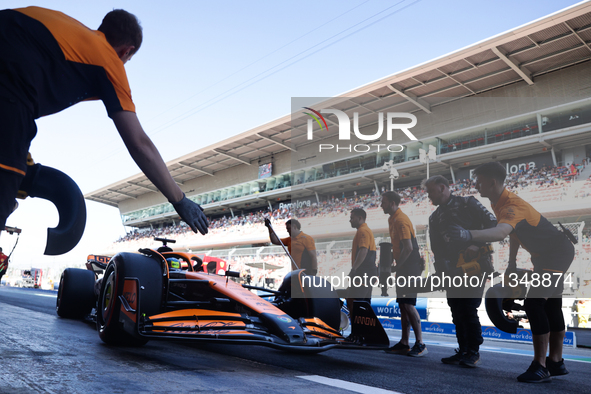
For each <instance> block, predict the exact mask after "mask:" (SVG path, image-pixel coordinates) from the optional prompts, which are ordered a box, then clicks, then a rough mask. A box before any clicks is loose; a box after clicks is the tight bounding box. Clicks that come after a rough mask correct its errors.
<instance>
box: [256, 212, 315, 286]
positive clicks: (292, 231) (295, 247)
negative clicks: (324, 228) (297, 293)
mask: <svg viewBox="0 0 591 394" xmlns="http://www.w3.org/2000/svg"><path fill="white" fill-rule="evenodd" d="M265 226H266V227H267V228H268V229H269V238H270V239H271V243H272V244H274V245H281V243H283V245H285V246H286V247H287V250H288V252H289V254H290V255H291V257H292V258H293V260H294V261H295V262H296V264H297V265H298V266H299V268H301V269H305V270H306V275H316V274H317V273H318V259H317V257H316V243H315V242H314V239H313V238H312V237H310V236H309V235H308V234H304V232H303V231H302V225H301V224H300V222H298V221H297V220H295V219H290V220H288V221H287V222H285V229H286V230H287V232H288V233H289V237H287V238H281V242H279V238H277V236H276V235H275V233H274V232H273V231H271V222H270V221H269V219H265ZM291 269H292V270H296V269H298V267H296V266H295V265H294V264H293V262H292V263H291Z"/></svg>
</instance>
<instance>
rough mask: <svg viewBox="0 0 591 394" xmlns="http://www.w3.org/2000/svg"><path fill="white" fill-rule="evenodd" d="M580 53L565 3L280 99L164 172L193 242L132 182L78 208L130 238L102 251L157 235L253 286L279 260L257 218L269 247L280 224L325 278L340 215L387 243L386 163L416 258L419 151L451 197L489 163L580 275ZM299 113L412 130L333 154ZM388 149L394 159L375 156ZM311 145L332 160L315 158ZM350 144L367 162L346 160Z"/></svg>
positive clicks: (331, 137)
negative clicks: (561, 226) (298, 228)
mask: <svg viewBox="0 0 591 394" xmlns="http://www.w3.org/2000/svg"><path fill="white" fill-rule="evenodd" d="M590 42H591V4H589V3H585V4H578V5H576V6H573V7H569V8H568V9H565V10H563V11H560V12H557V13H554V14H552V15H550V16H548V17H545V18H541V19H538V20H536V21H534V22H531V23H529V24H527V25H524V26H521V27H519V28H516V29H513V30H511V31H508V32H505V33H502V34H499V35H497V36H494V37H492V38H490V39H487V40H484V41H481V42H479V43H476V44H474V45H472V46H469V47H466V48H463V49H460V50H458V51H455V52H452V53H450V54H447V55H445V56H442V57H439V58H437V59H434V60H432V61H429V62H426V63H423V64H420V65H417V66H415V67H412V68H409V69H407V70H404V71H402V72H399V73H396V74H393V75H389V76H387V77H385V78H383V79H380V80H378V81H375V82H372V83H369V84H367V85H365V86H362V87H360V88H357V89H355V90H352V91H350V92H347V93H344V94H343V95H340V96H338V97H334V98H330V99H324V100H321V99H318V98H298V99H293V101H292V113H291V114H290V115H287V116H284V117H282V118H279V119H275V120H273V121H271V122H269V123H266V124H264V125H261V126H259V127H256V128H254V129H251V130H248V131H245V132H242V133H240V134H238V135H236V136H234V137H231V138H229V139H226V140H224V141H221V142H219V143H217V144H214V145H211V146H207V147H202V148H199V149H198V150H196V151H194V152H191V153H188V154H186V155H184V156H182V157H179V158H177V159H175V160H172V161H170V162H168V163H167V166H168V169H169V171H170V172H171V174H172V175H173V178H174V179H175V181H176V182H177V183H178V184H179V185H180V187H181V189H182V190H183V191H184V192H185V193H186V195H187V196H188V197H189V198H191V199H192V200H194V201H196V202H197V203H199V204H201V205H202V207H203V208H204V210H205V212H206V214H207V215H208V216H209V217H210V219H211V223H212V226H211V231H210V234H208V235H207V236H205V237H203V236H200V235H196V234H193V233H192V232H190V231H188V229H187V228H186V226H184V225H183V224H182V223H180V222H179V218H178V216H177V215H176V212H175V211H174V209H173V208H172V206H171V205H170V204H169V203H168V202H166V201H165V199H164V197H163V196H162V195H161V194H160V193H158V192H157V190H156V188H155V187H154V186H153V185H152V184H151V183H150V181H149V180H148V179H147V178H146V177H145V175H143V174H138V175H135V176H132V177H129V178H127V179H123V180H121V181H119V182H116V183H114V184H111V185H108V186H106V187H104V188H102V189H100V190H97V191H94V192H92V193H88V194H87V195H86V196H85V198H87V199H89V200H92V201H97V202H100V203H104V204H108V205H111V206H114V207H117V208H118V209H119V210H120V213H121V218H122V221H123V223H124V225H126V226H129V227H134V228H135V230H134V231H133V232H131V233H130V234H128V235H127V236H126V237H124V238H123V239H121V240H119V241H117V242H114V243H113V244H112V245H110V246H109V247H108V248H106V250H105V251H104V252H105V253H113V252H115V251H121V250H137V249H138V248H139V247H147V246H155V245H156V244H155V243H152V241H151V238H152V237H153V236H156V235H157V236H166V237H167V238H174V239H176V240H177V243H176V244H175V245H174V246H175V248H177V249H183V250H187V249H189V250H193V251H196V250H199V251H204V252H207V253H208V254H211V255H214V256H217V257H222V258H225V259H227V260H228V261H229V262H230V263H231V264H234V266H235V267H237V268H239V269H241V270H246V269H253V272H259V271H260V270H262V269H263V264H262V263H263V262H265V264H266V265H265V266H264V270H265V273H264V274H263V277H269V276H274V277H277V278H278V277H280V275H281V273H283V272H284V271H285V270H287V269H288V264H287V260H286V259H285V257H283V256H282V255H281V250H280V249H277V247H269V246H265V245H267V244H268V235H267V230H266V228H265V227H264V226H263V225H262V220H263V217H264V216H266V215H270V216H271V217H272V219H273V222H274V223H275V227H276V228H277V230H279V233H280V234H279V235H283V236H287V233H286V232H285V231H284V229H283V226H282V223H283V222H284V221H285V220H286V219H288V218H290V217H294V218H298V219H299V220H300V221H301V222H302V224H303V231H304V232H306V233H307V234H310V235H312V236H313V237H314V238H315V239H316V241H317V250H318V253H319V261H320V265H321V268H320V269H321V273H338V272H340V271H342V270H347V268H348V264H349V263H350V250H348V249H349V248H350V240H351V239H352V237H353V234H354V230H353V229H351V227H350V225H349V223H348V215H349V211H350V209H351V208H352V207H355V206H362V207H364V208H365V209H366V210H367V211H368V225H369V227H370V228H371V229H372V230H373V232H374V234H375V235H376V238H377V241H378V242H379V241H380V240H381V241H387V240H388V239H387V237H388V235H387V217H386V215H384V214H383V213H382V211H381V209H380V208H379V203H380V197H379V196H380V194H381V192H382V191H384V190H389V188H390V178H389V175H390V174H389V172H387V171H384V170H383V169H382V167H383V165H384V163H387V162H391V163H393V164H394V167H395V168H396V169H397V171H398V173H399V176H400V177H399V178H398V179H396V180H395V188H396V189H397V190H398V191H399V192H400V193H401V195H402V196H403V197H404V205H403V206H402V209H403V211H405V212H406V213H407V214H408V215H409V216H410V217H411V219H412V220H413V223H414V224H415V226H416V227H417V234H418V236H419V239H420V240H421V246H422V247H423V249H424V254H425V255H426V256H428V255H429V253H428V239H427V238H428V237H426V236H425V233H426V226H427V223H428V220H427V219H428V216H429V214H430V213H431V212H432V210H433V207H432V205H431V203H430V202H429V201H428V199H427V198H426V196H425V194H424V193H423V192H422V191H421V190H420V187H419V184H420V181H421V180H422V179H424V178H425V177H426V176H427V166H426V165H425V164H424V163H422V162H421V161H420V159H419V156H420V149H425V150H428V147H429V146H430V145H432V146H434V147H435V149H436V154H437V156H436V160H435V161H433V162H431V163H430V164H429V167H428V168H429V170H428V171H429V174H430V175H435V174H441V175H444V176H446V177H447V178H449V179H450V181H451V182H452V183H453V184H454V188H455V190H456V193H461V194H475V190H474V189H472V188H471V184H470V172H471V170H472V169H473V168H475V167H476V166H477V165H479V164H481V163H485V162H488V161H491V160H497V161H500V162H501V163H503V165H505V166H506V168H507V173H508V175H509V179H508V185H509V187H510V188H511V189H512V190H514V191H516V192H517V193H519V194H520V195H521V196H522V197H523V198H524V199H526V200H527V201H529V202H530V203H532V204H533V205H534V207H536V209H538V210H540V211H541V212H542V213H543V214H544V215H545V216H546V217H548V218H549V219H551V220H552V221H553V222H557V221H561V222H562V223H572V229H573V230H574V232H575V235H576V236H578V237H579V239H581V240H582V242H580V243H579V245H578V246H577V264H579V265H581V266H585V264H587V265H588V262H589V258H590V256H591V244H590V243H589V237H588V234H589V233H588V230H587V227H585V223H590V221H591V204H590V203H591V178H590V176H591V166H590V165H589V164H590V162H589V160H590V158H591V137H590V136H591V62H589V60H590V59H591V46H590V44H589V43H590ZM303 107H312V108H315V109H317V110H319V111H320V110H321V109H327V108H330V109H335V110H339V111H342V112H343V113H344V114H346V115H347V116H348V117H349V119H351V125H352V126H354V121H353V120H354V119H356V122H357V124H358V127H357V130H359V132H360V133H363V134H364V135H370V134H376V132H375V130H376V129H378V130H382V128H381V126H382V127H383V124H382V125H381V126H380V124H379V122H378V119H380V117H379V116H380V114H387V113H410V114H413V115H414V116H415V117H416V119H417V123H416V126H414V127H413V128H412V129H411V131H412V134H413V135H414V136H416V138H417V140H410V139H409V138H406V136H405V135H404V134H403V133H400V132H394V133H393V140H392V141H388V140H387V139H386V137H385V136H384V135H385V134H386V133H383V135H382V133H378V134H376V138H375V139H374V140H372V141H362V140H361V139H360V138H359V136H358V135H357V134H355V135H352V136H351V140H349V141H342V140H339V139H338V138H337V136H338V135H339V131H340V124H341V123H340V119H337V117H336V116H335V115H329V114H326V113H325V114H324V116H325V119H326V120H327V123H326V124H325V127H317V126H318V125H317V124H315V123H314V124H312V122H311V121H310V119H311V118H310V117H309V116H308V115H307V114H306V113H304V111H305V110H303ZM355 114H357V115H355ZM309 121H310V122H309ZM309 125H312V126H314V129H313V140H309V139H308V138H309V137H308V128H309V127H311V126H309ZM344 142H346V144H345V143H344ZM394 142H395V143H396V144H397V145H399V146H402V147H403V149H401V150H400V151H397V150H396V149H393V151H390V150H389V149H387V147H388V144H390V143H394ZM320 143H321V144H323V145H325V146H333V147H338V146H340V147H343V149H340V150H339V149H336V148H333V149H326V150H324V151H321V150H320V148H319V144H320ZM360 144H366V145H365V146H367V147H368V148H369V149H368V150H367V151H366V150H365V148H363V149H361V148H360V149H359V150H358V151H356V149H355V147H356V146H360ZM348 146H350V148H349V149H347V147H348ZM394 150H396V151H394ZM483 203H485V205H486V204H487V202H486V201H483ZM583 234H587V235H583ZM506 253H507V247H506V246H505V247H503V246H502V245H497V251H496V252H495V264H496V266H497V267H498V268H502V267H503V264H504V262H505V261H506ZM585 262H587V263H585ZM268 266H272V267H273V268H274V269H273V270H269V269H268ZM256 270H258V271H256ZM322 270H324V272H323V271H322ZM271 271H272V272H273V273H272V272H271ZM587 274H588V275H587ZM257 275H258V274H257ZM586 275H587V276H586ZM255 280H256V279H255ZM579 282H580V285H581V286H583V285H585V284H586V285H587V286H591V272H589V273H580V276H579Z"/></svg>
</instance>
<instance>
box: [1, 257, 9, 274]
mask: <svg viewBox="0 0 591 394" xmlns="http://www.w3.org/2000/svg"><path fill="white" fill-rule="evenodd" d="M7 268H8V256H7V255H5V254H4V253H2V252H0V274H3V273H5V272H6V269H7Z"/></svg>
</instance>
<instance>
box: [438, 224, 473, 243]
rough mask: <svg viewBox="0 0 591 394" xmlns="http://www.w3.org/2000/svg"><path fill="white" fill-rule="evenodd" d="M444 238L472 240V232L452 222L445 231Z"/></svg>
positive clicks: (447, 239)
mask: <svg viewBox="0 0 591 394" xmlns="http://www.w3.org/2000/svg"><path fill="white" fill-rule="evenodd" d="M443 238H444V239H445V242H470V241H471V240H472V233H470V230H466V229H465V228H463V227H460V226H458V225H457V224H452V225H451V226H449V229H448V230H447V231H446V232H445V234H444V236H443Z"/></svg>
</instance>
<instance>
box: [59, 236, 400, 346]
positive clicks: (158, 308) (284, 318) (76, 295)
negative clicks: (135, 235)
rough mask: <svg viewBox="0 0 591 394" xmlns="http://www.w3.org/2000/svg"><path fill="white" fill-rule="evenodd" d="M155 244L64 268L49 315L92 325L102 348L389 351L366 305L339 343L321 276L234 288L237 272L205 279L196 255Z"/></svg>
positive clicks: (331, 300) (336, 306) (335, 307)
mask: <svg viewBox="0 0 591 394" xmlns="http://www.w3.org/2000/svg"><path fill="white" fill-rule="evenodd" d="M157 240H159V241H163V242H164V245H163V246H161V247H160V248H158V250H151V249H140V250H139V252H140V253H137V254H136V253H119V254H117V255H115V256H113V257H112V258H111V257H106V256H94V255H90V256H89V257H88V261H87V264H86V265H87V268H88V269H87V270H84V269H76V268H67V269H66V270H64V272H63V273H62V276H61V279H60V285H59V291H58V297H57V304H56V309H57V314H58V315H59V316H61V317H67V318H88V317H90V318H92V319H93V320H96V325H97V329H98V333H99V336H100V338H101V339H102V340H103V341H104V342H106V343H109V344H121V345H143V344H145V343H146V342H148V340H150V339H170V340H191V341H207V342H219V343H234V344H244V345H264V346H270V347H274V348H279V349H283V350H289V351H299V352H312V353H315V352H321V351H325V350H328V349H331V348H341V349H386V348H387V347H388V346H389V340H388V336H387V334H386V333H385V331H384V329H383V327H382V325H381V324H380V322H379V320H378V319H377V317H376V315H375V314H374V312H373V310H372V308H371V306H370V305H369V303H367V302H356V303H355V306H354V311H353V312H354V313H353V316H355V318H354V319H353V321H352V323H351V335H350V336H349V337H347V338H344V337H343V336H342V335H341V332H340V331H339V329H340V325H341V300H340V299H339V297H338V295H337V294H336V291H334V290H333V289H331V288H330V285H329V284H327V283H326V282H325V281H324V280H322V279H321V278H317V277H316V278H315V280H314V282H313V285H308V286H306V285H305V284H306V283H310V281H309V279H310V277H308V280H306V275H305V273H304V271H303V270H297V271H293V272H291V273H289V274H288V275H287V276H286V277H285V278H284V280H283V283H282V284H281V286H280V287H279V289H278V290H276V291H275V290H269V289H264V288H258V287H254V286H246V285H240V284H239V283H237V282H235V281H234V278H237V277H238V276H239V274H238V273H237V272H232V271H224V270H221V271H220V270H218V271H216V272H217V273H208V270H207V269H206V268H205V267H203V266H202V265H201V264H200V259H198V258H197V256H196V255H194V254H191V253H183V252H174V251H172V249H171V248H169V247H168V246H166V243H167V242H174V241H171V240H166V239H157ZM204 268H205V269H204ZM219 273H223V275H220V274H219ZM253 290H254V291H257V292H258V293H263V294H261V295H258V294H256V293H255V292H253Z"/></svg>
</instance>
